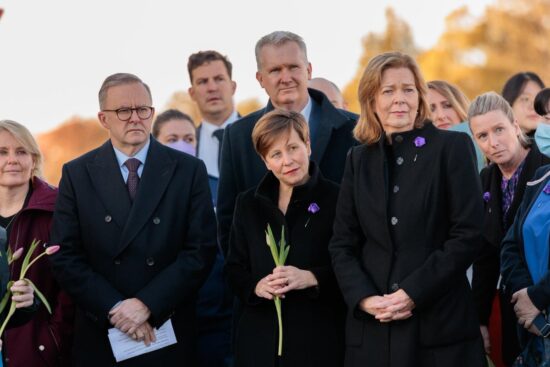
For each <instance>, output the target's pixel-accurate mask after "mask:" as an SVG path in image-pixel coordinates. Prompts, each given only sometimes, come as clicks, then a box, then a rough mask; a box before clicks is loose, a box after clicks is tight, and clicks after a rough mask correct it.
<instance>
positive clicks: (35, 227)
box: [2, 177, 74, 367]
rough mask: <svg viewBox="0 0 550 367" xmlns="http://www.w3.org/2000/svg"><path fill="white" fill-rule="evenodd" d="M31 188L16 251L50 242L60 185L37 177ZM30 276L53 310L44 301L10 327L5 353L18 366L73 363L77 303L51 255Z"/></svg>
mask: <svg viewBox="0 0 550 367" xmlns="http://www.w3.org/2000/svg"><path fill="white" fill-rule="evenodd" d="M31 190H32V193H31V195H30V197H29V199H28V202H26V203H25V206H24V207H23V209H21V212H19V214H18V215H17V217H16V218H15V219H14V220H13V223H12V226H11V230H10V233H9V241H8V243H9V245H10V248H11V250H12V251H15V250H17V249H18V248H20V247H23V248H24V249H25V250H24V251H25V253H26V251H27V249H28V248H29V246H30V245H31V243H32V241H33V240H39V241H40V242H41V244H47V243H49V242H50V241H49V240H50V227H51V224H52V217H53V211H54V207H55V199H56V197H57V189H56V188H55V187H53V186H50V185H48V184H47V183H46V182H44V181H42V180H41V179H39V178H37V177H34V178H33V179H32V187H31ZM41 250H42V246H39V247H38V249H37V250H36V251H35V255H34V256H33V257H32V259H34V258H35V257H36V256H37V255H38V254H39V253H41ZM21 263H22V259H21V260H19V261H16V262H14V263H13V264H12V265H11V274H12V278H13V277H18V276H19V274H20V272H21ZM26 277H27V278H29V279H30V280H31V281H32V282H33V283H34V284H35V285H36V286H37V287H38V289H39V290H40V292H41V293H42V294H43V295H44V296H45V297H46V299H47V300H48V303H49V304H50V306H51V308H52V314H51V315H50V314H49V313H48V310H47V309H46V307H44V306H43V305H40V306H39V307H38V310H37V312H36V314H34V316H33V317H32V319H31V320H30V321H29V322H27V323H25V324H24V325H22V326H20V327H14V328H11V329H8V330H6V333H5V335H4V336H3V341H4V346H3V348H2V353H3V355H4V357H5V358H6V359H7V360H9V363H8V365H9V366H14V367H27V366H33V367H41V366H43V367H49V366H70V355H71V342H72V331H73V323H74V304H73V302H72V300H71V299H70V298H69V296H68V295H67V293H65V292H64V291H62V290H61V288H60V286H59V284H58V282H57V281H56V280H55V279H54V276H53V272H52V269H51V265H50V262H49V261H48V259H47V258H42V259H40V260H38V261H37V262H36V263H35V264H34V265H33V266H32V267H31V268H30V269H29V271H28V272H27V275H26ZM22 341H24V342H22Z"/></svg>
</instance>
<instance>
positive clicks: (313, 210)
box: [304, 203, 321, 228]
mask: <svg viewBox="0 0 550 367" xmlns="http://www.w3.org/2000/svg"><path fill="white" fill-rule="evenodd" d="M319 210H321V208H320V207H319V205H317V203H311V204H309V206H308V207H307V211H308V212H309V213H310V214H315V213H317V212H318V211H319ZM310 219H311V215H310V216H309V217H308V218H307V221H306V224H305V225H304V228H305V227H307V225H308V224H309V220H310Z"/></svg>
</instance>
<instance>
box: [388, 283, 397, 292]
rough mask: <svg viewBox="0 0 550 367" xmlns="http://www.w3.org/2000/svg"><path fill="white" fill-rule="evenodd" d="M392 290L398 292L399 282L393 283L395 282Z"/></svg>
mask: <svg viewBox="0 0 550 367" xmlns="http://www.w3.org/2000/svg"><path fill="white" fill-rule="evenodd" d="M390 290H391V291H392V292H397V291H398V290H399V284H397V283H393V284H392V285H391V287H390Z"/></svg>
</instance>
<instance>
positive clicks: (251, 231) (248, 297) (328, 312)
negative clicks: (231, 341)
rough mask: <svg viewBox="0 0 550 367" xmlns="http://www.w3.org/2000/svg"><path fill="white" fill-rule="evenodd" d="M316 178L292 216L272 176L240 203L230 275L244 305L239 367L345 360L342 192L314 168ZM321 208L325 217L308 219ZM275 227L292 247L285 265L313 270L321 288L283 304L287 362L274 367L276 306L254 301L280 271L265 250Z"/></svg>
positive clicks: (330, 365)
mask: <svg viewBox="0 0 550 367" xmlns="http://www.w3.org/2000/svg"><path fill="white" fill-rule="evenodd" d="M310 172H311V178H310V180H309V182H308V183H306V184H305V185H303V186H299V187H296V188H294V191H293V193H292V198H291V200H290V204H289V206H288V210H287V213H286V215H283V213H282V212H281V211H280V210H279V208H278V206H277V203H278V187H279V186H278V185H279V182H278V180H277V179H276V178H275V176H274V175H273V174H272V173H271V172H269V173H267V175H266V176H265V178H264V179H263V180H262V182H261V184H260V185H259V186H258V188H257V189H251V190H248V191H246V192H245V193H242V194H241V195H239V197H238V199H237V205H236V208H235V219H234V224H233V228H232V232H231V240H230V248H229V253H228V256H227V260H226V265H225V271H226V274H227V277H228V280H229V284H230V287H231V288H232V289H233V290H234V292H235V294H236V295H237V296H238V297H239V299H240V301H241V304H242V314H241V317H240V318H239V319H238V321H237V325H236V343H235V348H234V350H235V367H258V366H261V367H270V366H284V367H295V366H300V367H323V366H326V367H338V366H342V365H343V360H344V318H345V304H344V301H343V299H342V296H341V294H340V291H339V289H338V286H337V284H336V279H335V277H334V273H333V271H332V267H331V264H330V256H329V253H328V242H329V240H330V237H331V235H332V223H333V219H334V213H335V207H336V199H337V196H338V187H337V185H336V184H334V183H332V182H330V181H328V180H326V179H324V178H323V177H322V176H321V175H320V174H319V173H318V170H317V168H316V167H315V166H314V164H313V163H311V166H310ZM312 203H316V204H317V205H318V206H319V208H320V210H319V211H318V212H316V213H311V212H309V211H308V207H309V206H310V204H312ZM268 224H270V225H271V227H272V230H273V232H274V235H275V238H276V240H277V241H279V239H280V237H281V228H282V226H283V225H284V227H285V238H286V241H287V243H288V244H290V252H289V255H288V259H287V262H286V265H292V266H296V267H298V268H300V269H304V270H310V271H311V272H312V273H313V274H314V275H315V277H316V278H317V280H318V282H319V286H318V287H317V288H308V289H305V290H295V291H291V292H289V293H287V295H286V297H285V298H284V299H283V300H282V314H283V356H282V358H281V360H280V365H278V364H275V360H276V354H277V346H278V324H277V316H276V311H275V306H274V302H273V301H270V300H267V299H264V298H259V297H257V296H256V294H255V293H254V290H255V287H256V284H257V283H258V281H259V280H260V279H261V278H263V277H265V276H266V275H268V274H270V273H271V272H272V271H273V268H274V267H275V264H274V261H273V258H272V255H271V252H270V250H269V248H268V246H267V244H266V239H265V230H266V228H267V225H268Z"/></svg>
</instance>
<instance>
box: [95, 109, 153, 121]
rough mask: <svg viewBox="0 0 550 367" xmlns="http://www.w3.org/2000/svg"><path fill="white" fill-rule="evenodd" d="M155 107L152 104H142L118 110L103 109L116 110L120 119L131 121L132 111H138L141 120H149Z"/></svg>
mask: <svg viewBox="0 0 550 367" xmlns="http://www.w3.org/2000/svg"><path fill="white" fill-rule="evenodd" d="M154 110H155V109H154V108H153V107H151V106H140V107H136V108H130V107H122V108H118V109H116V110H103V112H115V113H116V116H117V117H118V119H119V120H120V121H129V120H130V119H131V118H132V113H134V111H136V114H137V116H138V117H139V119H140V120H147V119H148V118H149V117H151V115H152V114H153V111H154Z"/></svg>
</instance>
